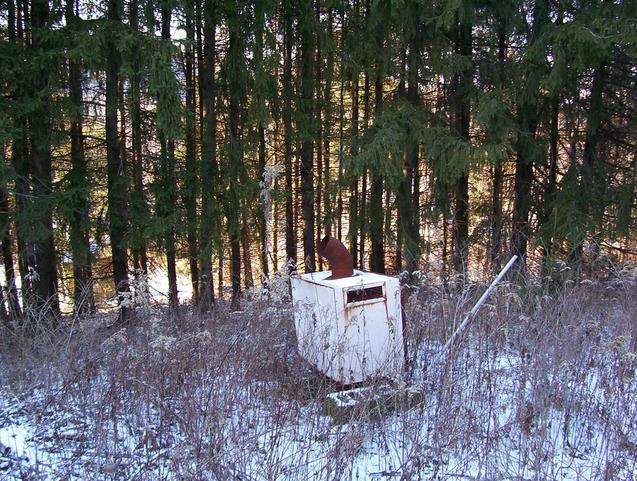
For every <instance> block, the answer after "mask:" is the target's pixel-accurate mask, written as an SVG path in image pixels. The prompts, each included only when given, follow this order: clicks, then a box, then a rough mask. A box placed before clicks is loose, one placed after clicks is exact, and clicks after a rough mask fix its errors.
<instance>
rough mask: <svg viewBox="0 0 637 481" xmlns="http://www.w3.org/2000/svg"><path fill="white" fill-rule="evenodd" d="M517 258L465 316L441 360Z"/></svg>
mask: <svg viewBox="0 0 637 481" xmlns="http://www.w3.org/2000/svg"><path fill="white" fill-rule="evenodd" d="M517 258H518V256H516V255H514V256H513V257H511V260H509V262H507V265H506V266H504V267H503V268H502V270H501V271H500V273H499V274H498V277H496V278H495V279H494V280H493V282H492V283H491V285H490V286H489V288H488V289H487V290H486V291H485V292H484V294H482V297H480V299H478V302H476V305H475V306H473V309H471V312H469V314H467V315H466V316H464V319H463V321H462V324H460V326H459V327H458V329H456V331H455V332H454V333H453V334H452V335H451V337H450V338H449V340H448V341H447V344H445V347H443V348H442V352H441V353H440V359H442V357H443V356H444V355H445V353H446V352H447V350H448V349H449V348H450V347H451V345H452V344H453V341H455V339H456V337H458V335H459V334H460V333H461V332H462V331H463V330H464V328H465V327H467V324H469V321H470V320H471V319H472V318H473V316H475V315H476V314H477V312H478V310H479V309H480V307H481V306H482V304H484V301H486V300H487V297H489V294H491V291H493V289H494V288H495V286H496V285H497V284H498V282H500V281H501V280H502V278H503V277H504V275H505V274H506V273H507V271H508V270H509V269H510V268H511V266H512V265H513V263H514V262H515V261H516V260H517Z"/></svg>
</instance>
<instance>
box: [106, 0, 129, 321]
mask: <svg viewBox="0 0 637 481" xmlns="http://www.w3.org/2000/svg"><path fill="white" fill-rule="evenodd" d="M120 11H121V3H120V0H109V1H108V18H109V20H111V21H112V22H118V23H119V22H121V17H120V15H121V14H120ZM120 65H121V60H120V56H119V52H118V51H117V47H116V45H115V39H114V38H112V37H111V38H109V41H108V50H107V64H106V158H107V170H108V180H107V184H108V214H109V232H110V238H111V252H112V256H113V276H114V280H115V290H116V291H117V292H118V293H119V294H118V300H119V305H120V312H119V323H122V324H123V323H127V322H128V321H129V315H130V311H129V308H128V307H127V306H126V305H125V304H123V303H122V301H123V300H124V298H125V296H126V295H127V293H128V292H129V286H128V260H127V247H126V237H125V233H126V230H127V219H126V212H127V209H126V185H127V182H126V169H125V166H124V163H123V161H122V155H121V145H120V138H119V132H118V129H117V108H118V105H119V69H120Z"/></svg>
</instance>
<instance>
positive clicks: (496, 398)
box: [0, 301, 637, 481]
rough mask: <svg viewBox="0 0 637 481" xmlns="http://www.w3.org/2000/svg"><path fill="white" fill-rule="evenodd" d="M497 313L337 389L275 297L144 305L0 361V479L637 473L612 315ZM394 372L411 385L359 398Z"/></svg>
mask: <svg viewBox="0 0 637 481" xmlns="http://www.w3.org/2000/svg"><path fill="white" fill-rule="evenodd" d="M546 302H547V303H548V302H552V301H546ZM522 306H523V304H522ZM512 309H513V308H512ZM600 309H601V310H603V312H604V313H611V310H610V309H604V308H603V306H602V307H601V308H600ZM565 311H566V312H569V314H570V313H571V312H573V309H572V308H569V309H566V308H565ZM575 313H576V314H577V312H575ZM612 313H613V315H617V316H619V315H621V312H620V310H617V311H612ZM605 315H609V316H610V315H611V314H605ZM511 316H512V317H511V319H507V322H506V323H504V322H502V324H501V326H502V327H498V325H497V324H494V325H493V326H492V327H490V330H488V331H487V330H484V329H482V330H481V326H480V324H479V323H476V324H475V325H473V326H472V329H473V330H471V329H470V330H469V332H467V333H466V335H465V336H464V337H463V339H462V342H461V344H460V345H459V346H457V347H455V348H454V350H453V351H452V352H451V354H450V356H448V357H447V358H446V359H445V360H444V361H442V360H441V361H435V362H434V361H431V360H432V359H438V358H439V356H438V354H439V353H440V351H441V349H442V346H443V345H444V339H440V338H438V339H437V338H436V337H435V335H431V334H429V335H428V336H425V335H423V336H422V340H421V341H420V342H419V343H418V344H417V346H416V347H413V348H412V359H410V361H411V362H410V365H411V366H412V369H411V371H410V372H409V373H408V374H409V375H408V376H406V377H405V379H403V380H394V383H393V384H391V387H388V386H389V384H388V383H380V384H379V385H372V386H364V387H359V388H356V389H352V390H350V391H349V392H347V393H343V392H337V391H336V390H335V388H334V387H330V386H329V385H324V384H321V382H322V381H321V380H320V378H319V377H317V375H316V373H314V372H312V371H310V370H308V369H307V366H306V365H304V364H303V363H302V362H301V361H299V360H298V358H297V356H295V354H296V345H295V340H294V336H293V328H292V326H293V324H292V321H291V313H290V310H289V306H285V305H284V306H279V307H273V306H269V307H267V308H264V307H263V306H262V305H260V304H258V303H255V304H254V305H252V304H249V303H246V304H245V305H244V311H243V312H242V313H241V314H234V315H228V316H227V318H226V319H225V321H224V319H217V320H216V322H217V323H218V325H217V329H218V332H217V333H216V337H215V336H213V334H212V331H209V330H207V329H208V326H209V320H204V321H202V320H196V322H194V323H193V325H190V326H188V325H184V324H183V323H182V324H178V323H175V322H174V321H173V320H166V319H164V318H163V317H162V316H160V315H156V316H152V317H149V318H148V319H147V320H146V321H144V322H143V323H142V324H141V325H140V326H138V327H137V329H136V330H125V329H123V330H120V331H115V332H113V333H111V334H108V337H106V338H100V337H96V339H94V340H93V341H92V342H94V345H93V346H91V345H88V346H87V345H86V342H88V341H87V340H86V339H79V340H78V341H77V342H78V346H80V347H82V349H85V350H86V352H84V351H80V352H79V353H77V352H75V351H73V352H72V355H68V357H65V356H61V358H62V360H60V361H58V362H59V363H60V365H59V366H57V371H55V370H54V369H53V367H52V366H45V365H44V364H42V365H37V363H36V364H34V365H33V366H32V367H30V368H29V370H28V375H27V376H25V377H29V376H30V377H33V378H34V380H33V385H34V386H37V387H36V388H30V389H24V388H22V389H17V388H16V387H15V386H14V385H13V384H12V383H9V382H8V381H7V379H8V376H4V374H3V371H4V370H7V369H8V368H7V366H6V365H5V367H4V368H2V369H0V382H2V383H3V384H2V385H0V443H1V444H2V446H0V479H2V481H5V480H7V481H13V480H19V479H29V480H33V481H48V480H51V481H53V480H59V479H65V480H67V481H72V480H76V481H80V480H81V481H84V480H100V481H102V480H122V479H126V480H128V479H130V480H133V479H136V480H170V481H172V480H175V481H177V480H181V479H219V480H226V479H243V480H250V481H261V480H263V481H266V480H289V481H297V480H332V479H345V480H392V479H431V480H433V479H438V480H454V479H457V480H511V481H513V480H515V481H519V480H527V479H541V480H545V479H546V480H559V481H584V480H598V479H599V480H601V479H609V480H618V481H624V480H632V479H637V478H636V476H637V379H636V376H635V367H636V364H635V358H634V353H633V352H631V351H630V350H629V348H628V346H629V340H630V339H629V338H626V336H625V333H624V331H623V327H622V326H621V324H620V323H619V322H617V321H616V320H614V321H613V322H611V320H612V319H611V320H607V322H606V323H605V324H603V325H600V326H597V327H595V326H596V325H595V323H594V322H593V320H592V319H594V318H595V316H594V315H593V314H590V319H588V320H587V319H582V321H581V322H573V323H572V324H567V323H564V325H563V326H562V325H558V324H557V323H556V322H554V321H553V319H552V318H551V317H550V316H548V315H547V317H546V319H547V320H546V321H545V322H546V324H544V325H538V323H537V321H536V319H537V318H534V319H532V318H531V317H528V318H526V319H522V318H521V316H520V315H519V313H516V312H512V314H511ZM414 318H415V316H414ZM613 319H615V318H613ZM427 321H428V322H430V320H429V319H427ZM423 325H424V326H426V327H428V324H427V323H426V322H425V321H423ZM446 325H447V326H450V325H452V323H450V322H449V323H446ZM193 326H194V327H193ZM80 327H81V326H80ZM438 327H439V326H433V327H431V329H432V330H435V329H438ZM549 328H550V329H552V330H550V331H549ZM87 331H90V329H87ZM78 332H79V333H80V334H82V333H84V331H82V330H81V329H80V330H79V331H78ZM78 335H79V334H78ZM82 335H86V336H89V335H90V333H84V334H82ZM534 336H535V337H534ZM89 339H90V338H89ZM412 339H413V338H412ZM65 345H66V343H65ZM80 347H78V349H80ZM540 348H541V349H540ZM73 356H75V357H73ZM65 363H66V364H65ZM631 369H632V370H631ZM50 370H53V371H55V372H56V373H57V374H55V375H50V380H49V381H48V382H46V383H45V382H44V375H43V372H49V371H50ZM3 376H4V377H3ZM24 382H26V381H24ZM392 389H393V390H395V391H396V392H398V393H399V394H400V393H402V394H404V393H406V392H408V391H411V392H412V394H413V393H414V392H416V393H418V395H419V396H420V398H419V400H420V402H419V403H417V404H409V403H406V404H402V405H400V406H399V407H398V408H397V409H394V408H392V409H387V410H384V409H381V408H378V407H377V405H376V404H373V403H371V404H370V405H369V406H371V407H365V402H366V401H367V400H369V399H370V398H371V399H377V398H379V397H382V396H383V395H384V394H386V393H387V392H388V391H389V392H391V390H392ZM326 400H330V401H332V402H333V403H334V405H335V406H336V407H337V408H339V409H343V410H344V411H346V412H347V413H348V415H347V417H346V419H344V420H337V419H336V418H335V417H331V416H329V415H327V412H326V409H325V402H326ZM359 403H360V404H359ZM361 405H362V406H363V407H362V408H361V409H358V406H361Z"/></svg>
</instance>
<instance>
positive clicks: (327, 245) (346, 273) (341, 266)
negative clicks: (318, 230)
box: [318, 236, 354, 279]
mask: <svg viewBox="0 0 637 481" xmlns="http://www.w3.org/2000/svg"><path fill="white" fill-rule="evenodd" d="M318 253H319V254H320V255H321V256H323V257H325V259H327V262H329V263H330V269H331V270H332V275H331V276H330V277H328V279H341V278H343V277H351V276H353V275H354V261H353V260H352V255H351V254H350V253H349V251H348V250H347V247H345V246H344V245H343V243H342V242H341V241H339V240H338V239H335V238H334V237H330V236H325V237H324V238H323V240H321V242H319V245H318Z"/></svg>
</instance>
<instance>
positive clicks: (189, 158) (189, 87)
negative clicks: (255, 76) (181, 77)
mask: <svg viewBox="0 0 637 481" xmlns="http://www.w3.org/2000/svg"><path fill="white" fill-rule="evenodd" d="M185 8H186V11H185V16H186V40H187V42H186V171H185V172H184V206H185V208H186V223H187V227H186V232H187V233H186V236H187V240H188V263H189V266H190V282H191V284H192V302H193V304H194V305H197V304H198V303H199V265H198V263H197V256H198V254H199V245H198V242H197V198H198V196H199V183H198V176H197V161H196V155H197V148H196V134H195V126H196V118H197V107H196V105H195V104H196V96H195V48H194V43H195V26H194V23H193V16H194V1H193V0H189V1H188V2H186V7H185Z"/></svg>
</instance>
